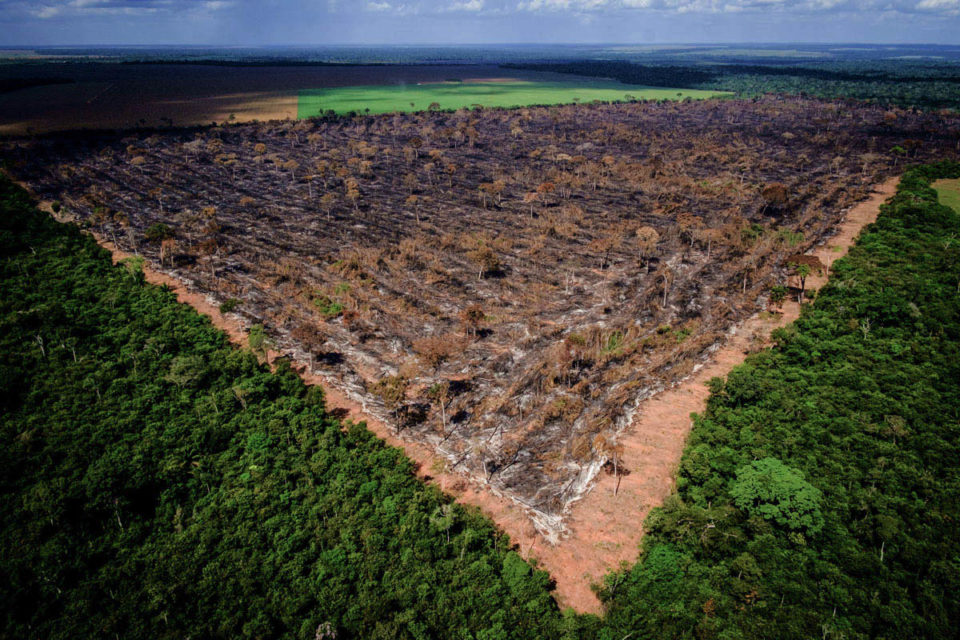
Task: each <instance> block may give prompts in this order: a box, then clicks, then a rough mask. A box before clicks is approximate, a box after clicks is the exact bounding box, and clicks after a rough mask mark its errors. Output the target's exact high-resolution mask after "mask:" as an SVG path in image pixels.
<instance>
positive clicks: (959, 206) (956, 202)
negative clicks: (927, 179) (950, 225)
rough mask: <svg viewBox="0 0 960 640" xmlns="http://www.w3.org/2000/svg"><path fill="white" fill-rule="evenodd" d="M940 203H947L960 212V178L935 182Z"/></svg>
mask: <svg viewBox="0 0 960 640" xmlns="http://www.w3.org/2000/svg"><path fill="white" fill-rule="evenodd" d="M933 188H934V189H936V190H937V195H938V196H939V199H940V204H945V205H947V206H948V207H950V208H952V209H953V210H954V211H956V212H958V213H960V180H937V181H936V182H934V183H933Z"/></svg>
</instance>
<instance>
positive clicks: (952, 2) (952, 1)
mask: <svg viewBox="0 0 960 640" xmlns="http://www.w3.org/2000/svg"><path fill="white" fill-rule="evenodd" d="M917 9H919V10H921V11H930V10H933V11H956V10H958V9H960V0H921V1H920V2H918V3H917Z"/></svg>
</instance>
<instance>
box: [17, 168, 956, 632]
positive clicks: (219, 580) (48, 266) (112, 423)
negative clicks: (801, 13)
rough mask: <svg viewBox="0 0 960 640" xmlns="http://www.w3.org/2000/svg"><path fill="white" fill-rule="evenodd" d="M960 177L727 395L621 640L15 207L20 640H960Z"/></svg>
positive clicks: (315, 408) (782, 334) (126, 267)
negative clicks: (956, 192)
mask: <svg viewBox="0 0 960 640" xmlns="http://www.w3.org/2000/svg"><path fill="white" fill-rule="evenodd" d="M957 177H960V165H958V164H956V163H943V164H937V165H929V166H921V167H914V168H912V169H910V170H908V171H907V173H906V174H905V175H904V177H903V179H902V182H901V185H900V188H899V192H898V193H897V195H896V196H895V197H894V198H893V199H892V200H891V201H890V202H889V203H888V204H887V205H885V206H884V208H883V209H882V212H881V215H880V218H879V220H878V221H877V223H875V224H874V225H871V226H870V227H869V228H868V229H867V230H866V231H865V233H864V234H863V235H862V236H861V238H860V240H859V242H858V244H857V245H856V246H855V247H854V248H853V250H852V251H851V253H850V254H849V256H847V257H846V258H844V259H842V260H840V261H838V262H837V263H836V265H835V267H834V273H833V276H832V279H831V281H830V284H829V285H828V286H826V287H824V288H823V289H822V290H821V291H819V292H818V295H817V296H816V301H815V303H813V304H812V305H807V306H806V307H805V308H804V310H803V314H802V316H801V318H800V319H799V320H798V321H797V322H796V323H794V324H793V325H791V326H789V327H788V328H785V329H781V330H779V331H778V332H777V333H776V334H775V339H776V343H777V344H776V347H775V348H773V349H771V350H769V351H765V352H762V353H759V354H757V355H754V356H752V357H751V358H750V359H749V360H748V361H747V362H746V363H745V364H744V365H742V366H740V367H738V368H736V369H735V370H734V371H733V372H732V373H731V374H730V375H729V377H728V378H727V379H726V380H720V379H715V380H713V381H712V396H711V399H710V401H709V405H708V407H707V409H706V411H705V413H704V414H703V415H700V416H696V417H695V426H694V429H693V432H692V435H691V437H690V440H689V442H688V445H687V449H686V453H685V455H684V458H683V461H682V464H681V467H680V469H679V472H678V482H677V492H676V494H675V495H674V496H673V497H671V498H670V499H669V500H668V501H667V503H666V504H665V505H664V506H663V507H662V508H660V509H657V510H655V511H653V512H652V514H651V515H650V516H649V518H648V520H647V521H646V523H645V525H644V526H645V527H646V530H647V534H646V537H645V539H644V544H643V549H642V553H641V555H640V558H639V560H638V561H637V563H636V564H635V565H634V566H632V567H624V568H623V569H622V570H620V571H618V572H615V573H611V574H610V575H608V577H607V578H606V580H605V583H604V584H603V585H599V586H598V589H599V591H600V594H601V597H602V599H603V601H604V604H605V613H604V615H603V617H600V618H598V617H596V616H580V615H575V614H573V613H571V612H563V611H561V610H559V609H558V607H557V606H556V604H555V602H554V600H553V598H552V597H551V591H550V588H551V584H550V579H549V576H547V575H546V574H545V573H544V572H542V571H538V570H536V568H534V567H532V566H531V565H529V564H528V563H526V562H525V561H524V560H522V559H521V558H520V556H519V555H518V554H517V553H516V551H515V550H514V549H513V548H512V545H511V542H510V541H509V540H508V539H507V538H506V537H505V536H504V535H503V534H502V533H499V532H498V531H497V530H496V528H495V527H494V526H493V525H492V523H491V522H490V521H488V520H487V519H486V518H484V517H483V516H482V515H480V514H479V513H478V512H476V511H474V510H471V509H466V508H463V507H461V506H458V505H456V504H453V503H451V500H450V498H448V497H446V496H444V495H443V494H442V493H441V492H439V491H438V490H437V489H436V488H434V487H432V486H428V485H426V484H424V483H423V482H421V481H420V480H419V479H417V478H416V476H415V474H414V468H413V465H412V463H411V462H410V461H409V460H408V459H406V458H405V457H404V455H403V454H402V452H401V451H399V450H398V449H394V448H390V447H387V446H385V445H384V444H382V443H381V442H380V441H379V440H378V439H376V438H375V437H374V436H372V435H371V434H370V433H369V432H368V431H367V430H366V429H365V428H364V427H363V426H361V425H354V424H349V423H345V424H341V423H340V422H338V421H337V420H336V419H335V418H334V417H332V416H331V415H330V414H329V413H327V412H326V411H325V409H324V401H323V395H322V393H321V391H320V389H318V388H308V387H305V386H304V385H303V384H302V383H301V381H300V380H299V378H298V377H297V376H296V375H295V373H294V372H293V371H291V370H290V368H289V366H284V365H281V366H280V367H279V368H278V369H277V370H276V371H274V372H270V371H268V370H267V369H266V368H265V367H264V366H262V365H260V364H259V363H258V361H257V359H256V357H255V356H254V355H253V354H251V353H249V352H245V351H243V350H240V349H237V348H235V347H233V346H231V345H230V344H229V343H228V342H227V340H226V338H225V336H224V335H223V334H222V333H220V332H219V331H217V330H216V329H214V328H213V327H212V326H211V325H210V323H209V321H208V320H207V319H205V318H204V317H202V316H200V315H198V314H197V313H196V312H194V311H193V310H192V309H191V308H189V307H186V306H184V305H181V304H178V303H177V302H176V300H175V297H174V295H173V294H172V293H171V292H170V291H169V290H167V289H165V288H160V287H155V286H152V285H148V284H145V283H144V277H143V273H142V271H141V269H140V266H139V265H138V264H137V263H136V262H129V263H126V264H122V265H118V266H114V265H112V264H111V260H110V256H109V255H108V254H107V253H106V252H105V251H103V250H101V249H100V248H98V247H97V245H96V244H95V242H94V241H93V239H92V238H90V237H88V236H86V235H84V234H82V233H81V232H80V231H78V230H77V229H76V228H74V227H72V226H66V225H62V224H59V223H57V222H55V221H54V220H52V219H51V218H49V217H48V216H46V215H45V214H42V213H40V212H39V211H37V210H36V209H35V207H34V204H33V203H32V202H31V201H30V200H29V198H28V197H27V195H26V194H25V192H23V191H22V190H21V189H19V188H18V187H16V186H14V185H12V184H11V183H9V182H7V181H5V180H4V181H3V182H2V183H0V439H2V443H0V492H2V499H0V609H2V613H0V615H2V616H3V623H2V631H0V636H2V637H4V638H11V639H14V638H17V639H21V638H71V639H72V638H178V639H180V638H241V637H243V638H303V639H310V640H313V639H314V638H324V639H332V638H337V639H343V638H399V639H407V638H409V639H424V638H439V639H458V640H459V639H463V640H467V639H475V640H494V639H500V638H586V639H591V638H599V639H603V640H623V639H625V638H630V639H631V640H637V639H641V638H651V639H654V638H655V639H667V638H691V639H693V638H696V639H705V638H717V639H723V640H735V639H738V638H776V639H789V638H798V639H799V638H824V639H834V638H835V639H840V638H843V639H847V640H849V639H865V638H953V637H956V634H957V625H958V623H960V523H958V519H960V237H958V234H960V215H958V214H957V212H955V211H953V210H952V209H950V208H948V207H946V206H943V205H941V204H938V202H937V196H936V192H935V191H934V190H933V189H932V188H931V186H930V184H931V182H932V181H934V180H936V179H938V178H957ZM635 472H640V471H635ZM639 525H640V523H639V522H638V526H639Z"/></svg>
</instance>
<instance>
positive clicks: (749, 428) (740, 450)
mask: <svg viewBox="0 0 960 640" xmlns="http://www.w3.org/2000/svg"><path fill="white" fill-rule="evenodd" d="M958 176H960V164H957V163H943V164H939V165H933V166H925V167H920V168H915V169H912V170H910V171H909V172H908V173H907V174H906V175H905V176H904V178H903V180H902V182H901V184H900V187H899V190H898V193H897V195H896V196H895V197H894V198H893V199H892V200H891V201H890V202H889V203H888V204H886V205H885V206H884V207H883V209H882V211H881V215H880V218H879V220H878V221H877V222H876V224H874V225H872V226H870V227H869V228H868V229H867V231H866V232H865V233H864V234H863V235H862V236H861V238H860V240H859V241H858V243H857V245H856V246H855V247H854V248H853V249H852V251H851V252H850V254H849V256H848V257H846V258H844V259H843V260H839V261H838V262H837V263H836V264H835V265H834V274H833V276H832V278H831V280H830V282H829V284H828V285H827V286H825V287H824V288H823V289H822V290H821V291H820V292H819V294H818V295H817V299H816V303H815V304H814V305H813V307H805V308H804V310H803V313H802V315H801V318H800V319H799V320H798V321H797V322H796V323H794V324H793V325H791V326H790V327H788V328H786V329H781V330H779V331H778V332H777V333H776V334H775V338H776V341H777V347H776V348H775V349H772V350H770V351H765V352H762V353H760V354H757V355H755V356H752V357H751V358H750V359H749V360H748V361H747V363H746V364H744V365H742V366H740V367H738V368H736V369H735V370H733V371H732V372H731V373H730V375H729V376H728V377H727V379H726V380H721V379H714V380H713V381H712V391H713V393H712V395H711V398H710V401H709V404H708V407H707V410H706V412H705V413H704V414H703V415H701V416H697V417H696V419H695V426H694V429H693V432H692V434H691V436H690V439H689V441H688V443H687V449H686V452H685V454H684V457H683V460H682V463H681V466H680V470H679V474H678V482H677V489H678V490H677V494H676V495H675V496H673V497H672V498H671V499H670V500H669V501H668V502H667V504H665V505H664V507H663V508H662V509H658V510H656V511H654V512H653V513H652V514H651V516H650V518H649V519H648V521H647V523H646V527H647V531H648V532H647V534H646V537H645V539H644V544H643V547H644V549H643V554H642V556H641V559H640V561H639V562H638V563H637V564H636V565H635V566H634V567H633V568H632V569H631V570H629V571H626V572H623V573H617V574H615V575H611V576H609V577H608V579H607V584H606V587H605V590H604V593H605V599H606V602H607V607H608V613H607V617H606V620H605V623H606V625H608V626H609V630H608V631H607V634H608V635H607V637H610V638H621V637H623V636H624V635H625V634H627V633H631V632H632V633H634V634H635V635H633V636H632V637H634V638H638V637H642V638H645V637H650V638H673V637H691V638H692V637H697V638H780V639H784V638H811V637H818V638H846V639H848V640H849V639H852V638H952V637H956V626H957V623H958V621H960V555H958V554H957V548H958V545H960V532H958V529H957V521H958V518H960V465H958V460H960V291H958V285H960V244H958V242H957V240H956V237H957V233H958V231H960V216H958V215H957V213H956V212H955V211H953V210H952V209H949V208H948V207H945V206H942V205H939V204H938V203H937V196H936V193H935V192H934V191H933V190H932V189H931V188H930V182H931V181H932V180H934V179H936V178H941V177H958Z"/></svg>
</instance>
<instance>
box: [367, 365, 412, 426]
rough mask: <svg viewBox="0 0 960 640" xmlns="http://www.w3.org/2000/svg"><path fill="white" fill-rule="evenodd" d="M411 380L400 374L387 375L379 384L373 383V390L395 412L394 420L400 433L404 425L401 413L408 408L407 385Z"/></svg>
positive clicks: (388, 408) (385, 405) (388, 409)
mask: <svg viewBox="0 0 960 640" xmlns="http://www.w3.org/2000/svg"><path fill="white" fill-rule="evenodd" d="M409 384H410V383H409V381H408V380H407V379H406V378H405V377H403V376H400V375H397V376H386V377H384V378H381V379H380V381H379V382H377V384H375V385H373V388H372V389H371V391H372V392H373V393H374V395H376V396H377V397H379V398H380V400H381V401H382V402H383V406H384V407H385V408H386V409H387V411H390V412H392V413H393V420H394V423H395V425H396V429H397V433H400V430H401V427H402V425H401V424H400V414H401V413H402V412H403V409H404V408H406V400H407V387H408V386H409Z"/></svg>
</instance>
